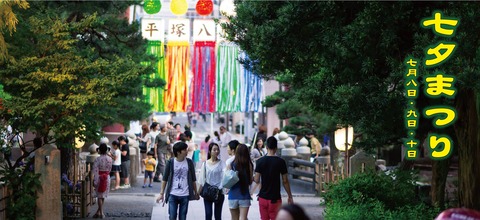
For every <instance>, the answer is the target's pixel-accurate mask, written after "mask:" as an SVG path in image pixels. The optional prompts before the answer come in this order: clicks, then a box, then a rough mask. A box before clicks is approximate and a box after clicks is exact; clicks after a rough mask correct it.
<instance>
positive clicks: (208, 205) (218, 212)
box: [203, 194, 225, 220]
mask: <svg viewBox="0 0 480 220" xmlns="http://www.w3.org/2000/svg"><path fill="white" fill-rule="evenodd" d="M223 201H225V195H223V194H219V195H218V199H217V201H215V202H211V201H206V200H203V204H204V205H205V220H211V219H212V214H213V213H212V209H213V204H215V220H221V219H222V206H223Z"/></svg>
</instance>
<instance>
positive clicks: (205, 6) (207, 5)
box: [195, 0, 213, 15]
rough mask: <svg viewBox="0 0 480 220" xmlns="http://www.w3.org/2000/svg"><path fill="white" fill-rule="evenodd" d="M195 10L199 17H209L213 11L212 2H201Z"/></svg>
mask: <svg viewBox="0 0 480 220" xmlns="http://www.w3.org/2000/svg"><path fill="white" fill-rule="evenodd" d="M195 10H196V11H197V13H198V14H199V15H209V14H211V13H212V11H213V2H212V0H199V1H198V2H197V5H196V6H195Z"/></svg>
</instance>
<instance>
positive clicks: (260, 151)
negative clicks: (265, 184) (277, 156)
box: [250, 138, 266, 194]
mask: <svg viewBox="0 0 480 220" xmlns="http://www.w3.org/2000/svg"><path fill="white" fill-rule="evenodd" d="M263 143H264V142H263V139H262V138H258V139H257V140H256V143H255V145H254V146H253V149H252V150H251V152H250V159H252V162H253V168H254V169H255V165H256V161H257V160H258V159H260V158H261V157H263V156H264V155H265V154H266V152H265V148H264V144H263ZM260 186H261V183H255V184H254V186H253V187H252V190H251V191H250V194H253V193H255V191H256V190H257V188H258V187H260Z"/></svg>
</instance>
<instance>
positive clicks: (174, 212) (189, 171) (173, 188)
mask: <svg viewBox="0 0 480 220" xmlns="http://www.w3.org/2000/svg"><path fill="white" fill-rule="evenodd" d="M187 148H188V145H187V144H186V143H184V142H181V141H180V142H177V143H175V144H174V145H173V154H174V156H175V158H171V159H170V160H168V162H167V166H166V168H165V173H164V175H163V178H162V180H163V181H162V187H161V189H160V195H159V196H158V198H157V203H160V202H164V203H165V202H167V203H168V214H169V219H170V220H176V219H177V216H178V218H179V220H186V219H187V212H188V202H189V200H198V199H200V197H199V195H198V192H197V183H196V181H197V179H196V177H195V167H194V165H193V161H192V160H190V159H188V158H187ZM164 194H165V195H164Z"/></svg>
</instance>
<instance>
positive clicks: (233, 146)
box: [225, 140, 240, 165]
mask: <svg viewBox="0 0 480 220" xmlns="http://www.w3.org/2000/svg"><path fill="white" fill-rule="evenodd" d="M239 144H240V142H238V141H237V140H231V141H230V142H228V144H227V154H228V159H227V160H226V161H225V164H226V165H229V164H231V163H232V162H233V160H235V151H236V150H237V147H238V145H239Z"/></svg>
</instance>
